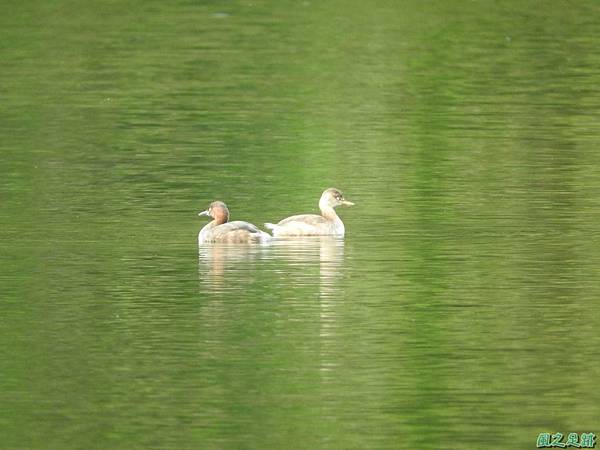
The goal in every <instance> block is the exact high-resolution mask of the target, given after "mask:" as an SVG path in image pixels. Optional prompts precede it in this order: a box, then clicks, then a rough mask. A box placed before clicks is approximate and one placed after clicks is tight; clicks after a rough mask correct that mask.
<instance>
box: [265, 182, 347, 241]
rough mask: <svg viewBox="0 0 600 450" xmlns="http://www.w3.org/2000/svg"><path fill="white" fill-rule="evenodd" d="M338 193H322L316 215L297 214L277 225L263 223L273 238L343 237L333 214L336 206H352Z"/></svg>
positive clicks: (339, 221)
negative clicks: (319, 212)
mask: <svg viewBox="0 0 600 450" xmlns="http://www.w3.org/2000/svg"><path fill="white" fill-rule="evenodd" d="M352 205H354V203H352V202H350V201H348V200H346V199H344V196H343V195H342V193H341V192H340V191H338V190H337V189H335V188H329V189H326V190H325V191H323V194H322V195H321V199H320V200H319V209H320V210H321V215H318V214H299V215H296V216H291V217H288V218H286V219H283V220H281V221H280V222H279V223H277V224H272V223H265V227H267V228H268V229H270V230H272V231H273V236H274V237H287V236H336V237H344V234H345V232H346V230H345V228H344V224H343V222H342V220H341V219H340V218H339V217H338V215H337V214H336V213H335V210H334V208H336V207H338V206H352Z"/></svg>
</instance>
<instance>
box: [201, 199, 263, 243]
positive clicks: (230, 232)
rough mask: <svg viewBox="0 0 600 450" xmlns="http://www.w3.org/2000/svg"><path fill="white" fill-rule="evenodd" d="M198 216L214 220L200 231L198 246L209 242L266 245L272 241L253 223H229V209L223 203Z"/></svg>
mask: <svg viewBox="0 0 600 450" xmlns="http://www.w3.org/2000/svg"><path fill="white" fill-rule="evenodd" d="M198 215H199V216H208V217H212V218H213V220H212V221H211V222H209V223H208V224H206V225H205V226H204V228H202V230H200V233H199V234H198V244H204V243H208V242H224V243H232V244H233V243H235V244H251V243H258V244H264V243H266V242H269V240H270V239H271V236H270V235H269V234H267V233H265V232H264V231H261V230H259V229H258V228H257V227H256V226H255V225H253V224H251V223H248V222H243V221H241V220H235V221H233V222H229V209H227V205H225V203H223V202H219V201H216V202H212V203H211V204H210V206H209V207H208V209H207V210H206V211H202V212H201V213H198Z"/></svg>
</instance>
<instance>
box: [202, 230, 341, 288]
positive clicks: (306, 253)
mask: <svg viewBox="0 0 600 450" xmlns="http://www.w3.org/2000/svg"><path fill="white" fill-rule="evenodd" d="M198 260H199V266H198V268H199V277H200V282H201V285H202V287H203V288H208V289H209V290H210V291H212V292H221V291H225V290H228V289H240V288H241V286H240V283H244V282H252V281H254V280H255V278H256V277H262V276H264V277H265V279H272V277H269V276H268V275H269V272H270V273H271V275H276V277H277V278H276V279H277V280H278V282H282V283H285V284H287V285H294V284H295V285H297V284H306V285H317V284H318V286H319V294H320V297H321V298H326V297H328V296H331V295H332V294H333V293H334V292H335V290H336V279H337V278H339V276H340V274H341V269H342V267H343V260H344V240H343V239H339V238H335V237H331V236H313V237H302V238H294V239H278V240H274V241H273V242H272V243H271V244H270V245H268V246H256V245H236V244H221V243H214V244H209V245H206V244H205V245H202V246H200V247H199V254H198ZM315 267H316V268H318V280H317V279H315V276H314V275H315V273H314V270H313V268H315Z"/></svg>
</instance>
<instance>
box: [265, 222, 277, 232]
mask: <svg viewBox="0 0 600 450" xmlns="http://www.w3.org/2000/svg"><path fill="white" fill-rule="evenodd" d="M278 226H279V225H275V224H274V223H269V222H265V227H266V228H268V229H269V230H271V231H275V230H276V229H277V227H278Z"/></svg>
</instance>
